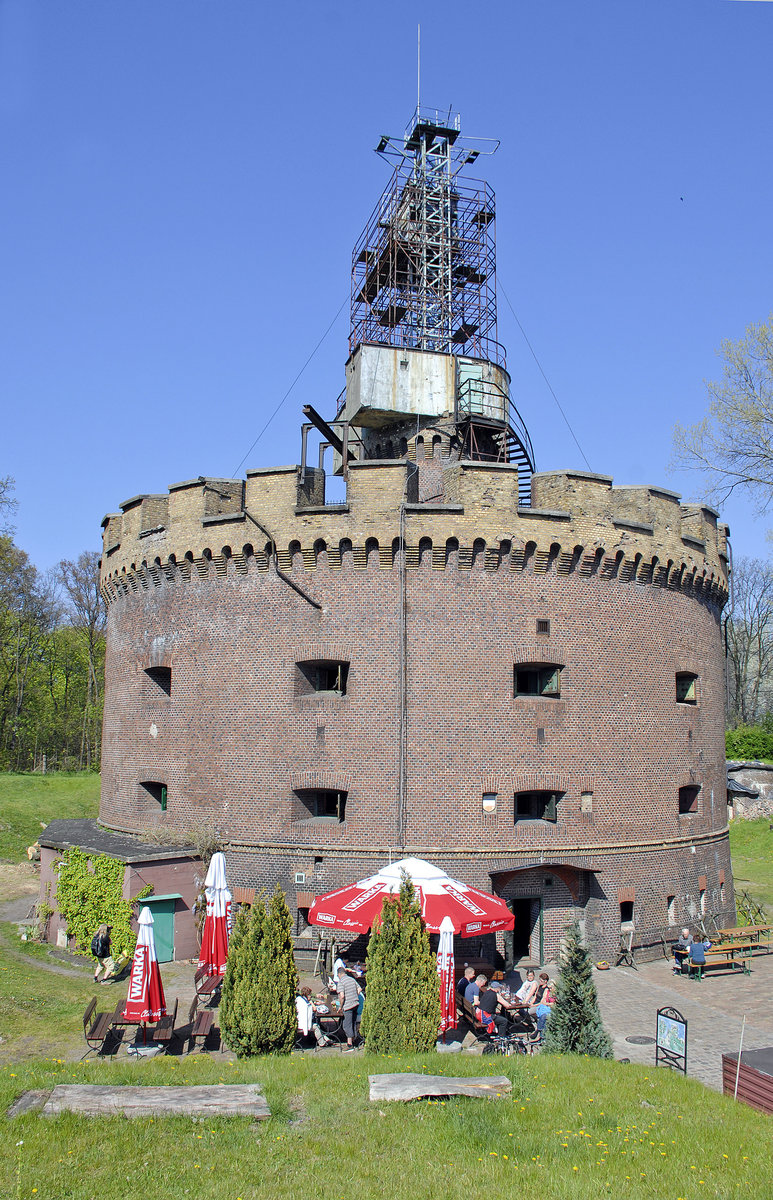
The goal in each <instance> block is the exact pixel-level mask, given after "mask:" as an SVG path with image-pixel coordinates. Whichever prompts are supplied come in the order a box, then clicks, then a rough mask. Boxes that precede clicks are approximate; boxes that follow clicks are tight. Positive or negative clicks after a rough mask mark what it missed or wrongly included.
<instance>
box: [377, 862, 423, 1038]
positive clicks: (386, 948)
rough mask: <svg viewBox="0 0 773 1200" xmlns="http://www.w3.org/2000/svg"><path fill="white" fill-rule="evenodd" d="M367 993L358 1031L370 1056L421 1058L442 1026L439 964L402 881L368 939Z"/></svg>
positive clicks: (408, 883) (408, 885)
mask: <svg viewBox="0 0 773 1200" xmlns="http://www.w3.org/2000/svg"><path fill="white" fill-rule="evenodd" d="M367 977H368V991H367V996H366V1000H365V1008H364V1010H363V1014H362V1024H361V1031H362V1034H363V1036H364V1037H365V1048H366V1049H367V1050H368V1051H370V1052H371V1053H374V1054H398V1053H401V1052H403V1051H406V1052H409V1053H410V1052H414V1053H417V1054H424V1053H426V1051H428V1050H432V1049H433V1048H434V1046H435V1043H436V1041H437V1036H438V1028H439V1026H440V980H439V979H438V973H437V958H436V956H435V955H434V954H433V953H432V951H431V949H430V945H429V935H428V933H427V930H426V928H425V927H424V922H423V921H422V919H421V912H420V911H419V905H418V902H417V900H416V894H415V892H414V888H413V883H412V882H411V880H410V879H409V878H408V876H407V875H404V876H403V880H402V884H401V886H400V894H399V896H397V897H395V898H392V897H389V896H387V897H385V899H384V903H383V906H382V909H381V916H380V918H379V920H378V922H377V923H376V924H375V925H374V927H373V932H372V933H371V935H370V943H369V946H368V957H367Z"/></svg>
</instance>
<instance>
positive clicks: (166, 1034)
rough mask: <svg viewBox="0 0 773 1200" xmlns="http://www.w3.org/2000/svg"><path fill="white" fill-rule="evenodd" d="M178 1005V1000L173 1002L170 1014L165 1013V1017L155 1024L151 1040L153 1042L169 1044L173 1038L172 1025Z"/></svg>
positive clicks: (175, 1018)
mask: <svg viewBox="0 0 773 1200" xmlns="http://www.w3.org/2000/svg"><path fill="white" fill-rule="evenodd" d="M178 1004H179V1000H175V1002H174V1008H173V1009H172V1011H171V1013H167V1014H166V1016H165V1017H162V1018H161V1020H160V1021H157V1022H156V1025H155V1028H154V1029H153V1038H152V1040H153V1041H154V1042H170V1041H171V1040H172V1038H173V1037H174V1023H175V1021H176V1020H177V1005H178Z"/></svg>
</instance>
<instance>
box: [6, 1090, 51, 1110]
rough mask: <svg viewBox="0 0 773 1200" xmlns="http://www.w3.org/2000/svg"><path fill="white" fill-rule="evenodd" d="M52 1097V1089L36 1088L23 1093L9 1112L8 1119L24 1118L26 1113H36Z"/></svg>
mask: <svg viewBox="0 0 773 1200" xmlns="http://www.w3.org/2000/svg"><path fill="white" fill-rule="evenodd" d="M50 1095H51V1089H50V1088H45V1089H43V1088H34V1089H33V1090H32V1091H29V1092H22V1094H21V1096H19V1099H18V1100H14V1102H13V1104H12V1105H11V1107H10V1108H9V1109H8V1112H7V1113H6V1114H5V1115H6V1116H7V1117H22V1116H24V1114H25V1113H29V1112H35V1111H36V1110H37V1109H39V1108H42V1107H43V1105H44V1104H45V1102H46V1100H47V1099H48V1097H49V1096H50Z"/></svg>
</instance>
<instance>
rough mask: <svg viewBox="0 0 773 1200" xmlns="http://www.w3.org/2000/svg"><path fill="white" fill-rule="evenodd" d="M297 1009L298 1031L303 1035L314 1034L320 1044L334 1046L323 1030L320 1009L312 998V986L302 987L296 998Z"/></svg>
mask: <svg viewBox="0 0 773 1200" xmlns="http://www.w3.org/2000/svg"><path fill="white" fill-rule="evenodd" d="M295 1011H296V1013H297V1016H298V1032H299V1033H300V1034H301V1035H302V1036H303V1037H308V1036H309V1034H310V1033H313V1034H314V1037H315V1038H316V1040H317V1045H318V1046H332V1045H333V1043H332V1041H331V1039H330V1038H329V1037H327V1036H326V1035H325V1034H324V1033H323V1032H322V1029H321V1027H320V1024H319V1010H318V1009H317V1006H316V1004H314V1002H313V1000H312V998H311V988H310V987H302V988H301V990H300V992H299V993H298V995H297V996H296V998H295Z"/></svg>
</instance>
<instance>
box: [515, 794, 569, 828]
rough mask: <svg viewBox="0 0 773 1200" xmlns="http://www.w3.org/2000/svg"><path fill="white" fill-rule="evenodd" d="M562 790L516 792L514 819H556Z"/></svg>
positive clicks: (562, 795)
mask: <svg viewBox="0 0 773 1200" xmlns="http://www.w3.org/2000/svg"><path fill="white" fill-rule="evenodd" d="M564 795H565V793H564V792H516V793H515V813H514V818H515V821H516V822H518V821H556V820H558V805H559V803H560V802H561V800H563V798H564Z"/></svg>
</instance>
